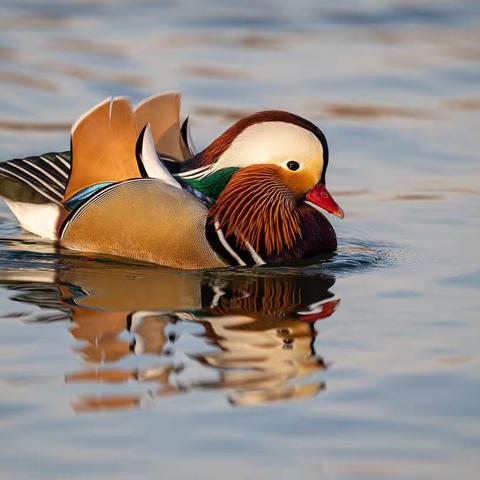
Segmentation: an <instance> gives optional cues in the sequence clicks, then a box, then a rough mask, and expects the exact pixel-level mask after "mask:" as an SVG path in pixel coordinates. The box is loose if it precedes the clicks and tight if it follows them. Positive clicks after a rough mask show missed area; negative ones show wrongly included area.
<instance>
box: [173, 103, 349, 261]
mask: <svg viewBox="0 0 480 480" xmlns="http://www.w3.org/2000/svg"><path fill="white" fill-rule="evenodd" d="M327 166H328V145H327V140H326V138H325V135H324V134H323V133H322V131H321V130H320V129H319V128H318V127H317V126H315V125H314V124H313V123H311V122H309V121H308V120H305V119H303V118H301V117H299V116H297V115H294V114H291V113H288V112H283V111H277V110H274V111H265V112H259V113H255V114H253V115H251V116H249V117H246V118H244V119H242V120H240V121H238V122H237V123H235V124H234V125H233V126H232V127H230V128H229V129H228V130H227V131H225V132H224V133H223V134H222V135H221V136H220V137H218V138H217V139H216V140H214V141H213V142H212V143H211V144H210V145H209V146H208V147H207V148H206V149H205V150H203V151H202V152H201V153H199V154H198V155H196V156H195V157H194V158H192V159H191V160H190V161H188V162H186V163H185V167H184V168H185V170H184V171H183V172H182V173H180V174H179V177H180V178H181V180H182V181H183V182H185V183H186V184H188V185H189V186H190V187H192V188H194V189H195V190H196V191H200V192H201V193H203V194H204V195H206V196H207V197H208V198H209V199H210V200H211V202H210V205H209V221H208V222H207V223H208V226H207V235H208V234H209V238H210V239H212V233H214V232H215V233H216V235H217V236H218V237H219V242H212V240H211V243H212V244H217V246H218V248H219V249H221V250H225V248H226V249H227V251H228V253H229V255H230V257H231V256H232V254H233V257H234V258H235V257H239V258H236V260H237V263H240V264H242V263H241V262H243V264H249V263H251V261H252V259H253V260H254V263H263V262H266V263H270V262H280V261H285V260H290V259H294V258H307V257H311V256H314V255H316V254H318V253H321V252H331V251H334V250H335V249H336V247H337V242H336V236H335V232H334V230H333V227H332V226H331V225H330V223H329V222H328V220H327V219H326V218H325V217H324V215H323V214H322V213H321V212H320V210H324V211H326V212H329V213H331V214H333V215H336V216H338V217H340V218H343V216H344V214H343V210H342V209H341V208H340V206H339V205H338V204H337V203H336V202H335V200H334V199H333V197H332V195H331V194H330V193H329V192H328V190H327V188H326V184H325V177H326V170H327ZM208 230H210V232H209V231H208ZM216 250H218V249H216ZM230 250H231V251H230ZM223 256H225V254H224V255H223ZM230 260H231V259H230ZM239 260H241V262H240V261H239Z"/></svg>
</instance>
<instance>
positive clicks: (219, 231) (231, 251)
mask: <svg viewBox="0 0 480 480" xmlns="http://www.w3.org/2000/svg"><path fill="white" fill-rule="evenodd" d="M214 225H215V230H216V231H217V235H218V239H219V240H220V242H221V243H222V245H223V246H224V248H225V250H227V252H228V253H229V254H230V255H231V256H232V257H233V258H234V259H235V260H236V261H237V262H238V264H239V265H242V266H243V267H244V266H246V265H247V264H246V263H245V262H244V261H243V260H242V259H241V258H240V257H239V256H238V255H237V253H236V252H235V250H234V249H233V248H232V247H231V246H230V245H229V244H228V242H227V240H226V239H225V235H223V232H222V229H221V228H220V224H219V223H218V221H216V222H215V223H214Z"/></svg>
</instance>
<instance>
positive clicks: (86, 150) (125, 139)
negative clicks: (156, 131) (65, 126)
mask: <svg viewBox="0 0 480 480" xmlns="http://www.w3.org/2000/svg"><path fill="white" fill-rule="evenodd" d="M136 140H137V130H136V125H135V119H134V115H133V110H132V106H131V104H130V101H129V99H128V98H125V97H116V98H110V99H107V100H104V101H103V102H101V103H99V104H98V105H96V106H95V107H93V108H92V109H91V110H89V111H88V112H86V113H85V114H83V115H82V116H81V117H80V118H79V119H78V120H77V121H76V122H75V123H74V124H73V126H72V131H71V144H72V149H71V150H72V169H71V173H70V178H69V181H68V184H67V188H66V191H65V195H64V199H68V198H69V197H71V196H72V195H74V194H75V193H77V192H79V191H80V190H82V189H83V188H86V187H88V186H90V185H93V184H95V183H100V182H106V181H108V182H119V181H123V180H126V179H129V178H138V177H141V176H142V175H141V172H140V170H139V168H138V164H137V160H136V155H135V144H136Z"/></svg>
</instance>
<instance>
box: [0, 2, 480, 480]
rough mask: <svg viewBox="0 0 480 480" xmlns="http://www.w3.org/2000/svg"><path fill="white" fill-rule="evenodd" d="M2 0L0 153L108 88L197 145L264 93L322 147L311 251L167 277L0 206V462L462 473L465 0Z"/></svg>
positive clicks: (471, 213)
mask: <svg viewBox="0 0 480 480" xmlns="http://www.w3.org/2000/svg"><path fill="white" fill-rule="evenodd" d="M159 3H160V2H153V1H147V0H143V1H140V2H135V3H133V2H132V3H130V2H127V1H120V2H108V1H95V2H66V1H64V2H63V1H58V2H54V1H33V0H32V1H31V2H28V1H3V2H2V3H1V5H0V27H1V28H0V32H1V33H0V105H1V109H0V160H7V159H9V158H12V157H23V156H27V155H32V154H38V153H40V152H44V151H52V150H57V149H58V150H64V149H67V148H68V144H69V139H68V126H69V124H70V123H71V122H72V121H73V120H74V119H75V118H76V117H77V116H78V115H79V114H80V113H81V112H83V111H84V110H86V109H88V108H89V107H91V106H92V105H94V104H95V103H97V102H98V101H100V100H102V99H103V98H104V97H107V96H110V95H129V96H131V97H132V99H133V101H135V102H136V101H138V100H139V99H141V98H143V97H146V96H149V95H151V94H152V93H155V92H158V91H166V90H172V89H173V90H181V91H182V92H183V95H184V96H183V112H184V114H185V115H187V114H190V118H191V122H192V130H193V136H194V140H195V143H196V144H197V146H198V147H202V146H204V145H207V144H208V143H209V141H210V140H211V139H212V138H214V137H215V136H217V135H218V134H219V133H220V132H222V131H223V130H224V129H225V128H226V127H227V126H229V125H230V124H231V123H232V122H233V121H234V120H235V119H236V118H238V117H240V116H243V115H245V114H247V113H249V112H252V111H255V110H260V109H265V108H279V107H280V108H283V109H286V110H291V111H293V112H295V113H298V114H300V115H303V116H305V117H307V118H309V119H311V120H312V121H314V122H315V123H317V124H318V125H319V126H320V127H321V128H322V130H323V131H324V132H325V134H326V136H327V138H328V140H329V145H330V150H331V163H330V166H329V172H328V178H327V181H328V185H329V189H330V190H331V191H332V192H333V193H334V195H335V198H336V199H337V200H338V201H339V203H340V204H341V206H342V207H343V208H344V210H345V211H346V213H347V216H346V218H345V220H344V221H337V220H336V219H334V220H332V221H333V222H334V225H335V228H336V230H337V233H338V235H339V239H340V244H339V251H338V252H337V254H335V255H333V256H329V257H326V258H319V259H316V260H314V261H309V262H303V263H300V264H296V265H288V266H281V267H267V268H256V269H238V270H223V271H222V270H219V271H210V272H177V271H174V270H169V269H162V268H158V267H153V266H151V265H145V264H135V263H130V262H128V261H119V260H118V259H113V258H99V257H95V256H92V255H86V254H81V255H79V254H76V253H75V252H70V251H64V250H58V249H57V248H56V247H55V246H54V245H52V244H50V243H48V242H44V241H41V240H39V239H38V238H36V237H34V236H33V235H30V234H28V233H26V232H24V231H22V230H21V229H20V228H19V227H18V225H17V224H16V221H15V219H14V217H13V216H12V215H11V213H10V212H9V210H8V208H7V207H6V205H5V204H4V203H3V202H0V317H1V325H2V334H1V335H0V432H1V433H0V477H2V478H3V477H5V478H15V479H36V478H38V479H45V478H48V479H57V478H58V479H64V478H67V477H68V478H72V479H74V478H78V479H86V478H88V479H90V478H91V479H111V478H115V479H145V478H168V479H191V478H214V479H216V478H219V479H223V478H229V479H232V480H236V479H252V478H255V479H257V478H261V479H275V480H278V479H283V478H305V479H310V478H312V479H314V478H315V479H317V478H322V479H342V480H346V479H348V480H350V479H351V480H358V479H365V480H367V479H368V480H371V479H388V480H391V479H394V480H395V479H436V480H439V479H451V478H461V479H476V478H477V477H478V473H477V472H478V470H479V468H480V461H479V460H478V451H479V446H480V421H479V420H480V418H479V413H478V412H479V408H478V405H479V402H478V398H479V396H480V369H479V365H480V364H479V354H478V345H479V341H480V329H479V325H478V311H479V307H480V299H479V294H478V290H479V287H480V262H479V260H480V254H479V250H478V242H479V227H480V209H479V206H480V205H479V199H480V196H479V195H480V189H479V186H478V185H479V180H480V169H479V162H478V152H479V142H478V129H479V126H480V121H479V120H480V96H479V94H478V80H479V76H480V68H479V60H480V28H479V26H480V7H479V5H478V2H475V1H473V0H472V1H458V2H443V1H433V0H427V1H422V2H404V1H399V0H392V1H388V2H383V3H377V2H370V1H365V2H353V1H345V2H341V3H340V4H333V3H330V2H314V1H307V0H302V1H297V2H294V3H292V2H269V1H261V2H258V1H256V2H243V3H241V4H240V3H233V2H232V3H231V2H220V1H218V2H216V1H213V0H210V1H207V2H202V3H199V2H193V1H186V0H185V1H182V2H180V1H178V2H177V1H173V2H165V3H162V4H161V5H159Z"/></svg>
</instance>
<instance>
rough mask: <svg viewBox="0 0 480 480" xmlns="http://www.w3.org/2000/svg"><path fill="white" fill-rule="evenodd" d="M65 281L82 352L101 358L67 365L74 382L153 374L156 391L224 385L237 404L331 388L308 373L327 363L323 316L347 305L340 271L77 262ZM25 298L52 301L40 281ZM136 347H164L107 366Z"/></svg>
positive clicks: (124, 400) (137, 351)
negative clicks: (82, 365)
mask: <svg viewBox="0 0 480 480" xmlns="http://www.w3.org/2000/svg"><path fill="white" fill-rule="evenodd" d="M56 284H57V285H58V287H57V288H58V292H60V297H59V299H60V302H57V308H61V309H63V310H64V311H65V312H66V313H67V315H68V316H69V318H70V319H71V320H72V326H71V328H70V331H71V334H72V336H73V337H74V338H75V339H76V340H78V341H79V342H82V344H81V345H79V346H78V347H76V348H75V352H76V353H78V354H79V355H80V356H81V357H82V359H84V360H85V361H86V362H88V363H91V364H93V365H95V367H94V368H86V369H84V370H82V371H78V372H75V373H69V374H67V375H66V381H67V382H68V383H79V382H88V383H125V382H127V381H136V382H141V383H144V382H145V383H146V382H148V384H149V385H150V386H151V390H150V391H149V395H150V396H154V397H158V396H162V395H167V394H173V393H179V392H183V391H190V390H212V389H225V390H227V391H228V397H229V401H230V402H231V403H233V404H235V405H248V404H260V403H265V402H270V401H274V400H284V399H288V398H298V397H308V396H313V395H315V394H316V393H317V392H318V391H320V390H321V389H322V387H323V382H322V381H319V380H318V379H317V380H314V381H310V382H308V381H307V382H306V383H305V382H303V383H299V381H300V380H301V379H302V378H304V377H308V376H312V375H313V374H315V373H318V372H319V371H321V370H323V369H325V368H326V365H325V363H324V362H323V360H322V359H321V358H320V357H317V356H316V354H315V349H314V339H315V334H316V332H315V328H314V324H315V322H316V321H317V320H320V319H322V318H326V317H328V316H330V315H331V314H332V313H333V312H334V310H335V308H336V306H337V304H338V300H334V299H332V297H333V294H332V293H331V292H330V291H329V288H331V287H332V286H333V284H334V279H333V278H331V277H323V276H311V277H305V276H297V275H293V274H289V275H285V274H283V275H280V276H276V277H273V276H255V275H254V274H251V275H250V276H247V275H244V274H238V273H220V272H218V273H215V274H212V273H209V274H193V275H192V274H178V273H176V272H172V271H158V270H153V269H144V270H138V269H136V270H125V271H124V270H122V269H113V270H112V269H109V270H106V269H101V270H100V269H99V271H95V272H92V271H91V269H88V270H87V269H85V268H75V269H64V270H60V271H59V272H57V280H56ZM50 288H51V287H50ZM50 297H51V295H50ZM22 300H23V301H33V302H34V303H36V304H37V305H45V306H47V305H48V306H49V307H50V308H51V307H52V305H53V304H52V301H51V299H50V300H49V299H48V298H42V296H41V295H39V290H38V289H36V290H35V297H34V298H29V295H28V294H25V292H24V293H23V295H22ZM188 325H190V326H188ZM132 355H145V359H144V360H146V359H148V356H150V355H155V356H156V357H154V358H156V360H155V365H153V366H147V367H145V368H142V369H137V368H112V366H108V367H107V366H102V367H99V365H100V364H113V363H115V362H118V361H119V360H120V359H124V360H127V359H128V360H129V361H130V362H132V363H133V362H135V357H133V356H132ZM147 355H148V356H147ZM158 359H161V362H160V365H159V364H158ZM145 363H146V362H145V361H143V360H142V364H145ZM149 395H142V394H136V393H135V394H116V393H115V394H114V395H108V396H104V395H100V396H98V395H95V396H91V395H89V396H86V397H82V398H81V399H80V400H78V401H76V402H75V403H74V408H75V409H76V410H79V411H83V410H97V409H112V408H127V407H136V406H139V405H140V404H142V402H144V401H145V400H147V399H148V398H149Z"/></svg>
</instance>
